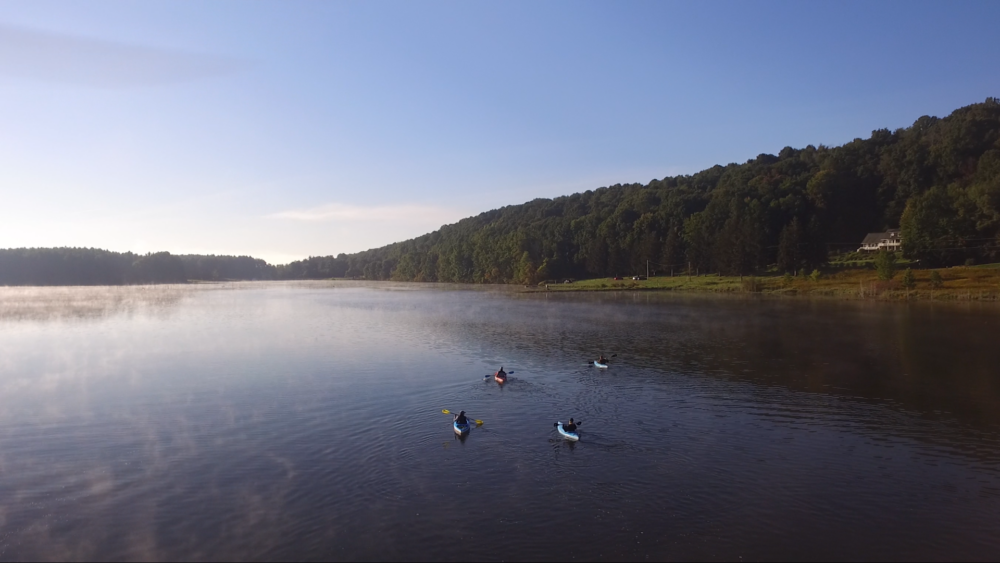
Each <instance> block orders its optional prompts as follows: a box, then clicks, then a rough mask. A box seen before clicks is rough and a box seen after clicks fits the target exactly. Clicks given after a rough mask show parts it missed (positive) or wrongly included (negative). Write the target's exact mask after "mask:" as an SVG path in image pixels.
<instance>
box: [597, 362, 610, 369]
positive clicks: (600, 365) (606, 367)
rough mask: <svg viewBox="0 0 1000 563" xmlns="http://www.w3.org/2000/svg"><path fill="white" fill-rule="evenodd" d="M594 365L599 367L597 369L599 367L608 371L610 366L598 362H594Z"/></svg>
mask: <svg viewBox="0 0 1000 563" xmlns="http://www.w3.org/2000/svg"><path fill="white" fill-rule="evenodd" d="M594 365H595V366H597V367H599V368H602V369H608V364H602V363H600V362H598V361H597V360H594Z"/></svg>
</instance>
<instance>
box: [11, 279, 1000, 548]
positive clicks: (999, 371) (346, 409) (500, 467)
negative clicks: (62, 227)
mask: <svg viewBox="0 0 1000 563" xmlns="http://www.w3.org/2000/svg"><path fill="white" fill-rule="evenodd" d="M600 352H604V353H605V354H607V355H611V354H617V357H616V358H614V360H613V362H612V365H611V368H610V369H608V370H598V369H596V368H594V367H593V366H591V365H589V364H588V362H589V361H590V360H591V359H593V358H594V357H596V355H597V354H598V353H600ZM501 365H502V366H504V368H506V369H507V370H508V371H512V372H513V374H512V375H511V377H510V380H509V381H508V383H507V384H506V385H504V386H502V387H501V386H499V385H498V384H497V383H495V382H493V381H492V379H491V380H489V381H484V378H483V376H484V375H486V374H487V373H492V372H494V371H496V370H497V369H498V368H499V367H500V366H501ZM442 409H450V410H453V411H457V410H460V409H464V410H466V411H468V412H469V414H470V415H471V416H473V417H475V418H478V419H482V420H484V421H485V424H484V425H483V426H482V427H479V428H475V429H473V430H472V432H471V434H470V435H469V436H468V437H467V438H466V439H458V438H457V437H456V436H455V435H454V433H453V432H452V429H451V417H449V416H448V415H445V414H443V413H442V412H441V410H442ZM571 416H573V417H575V418H577V419H580V420H582V421H583V425H582V426H581V430H582V433H581V434H582V439H581V440H580V442H579V443H576V444H571V443H568V442H565V441H564V440H562V439H560V437H559V435H558V434H557V433H556V432H555V430H554V429H553V427H552V424H553V422H555V421H556V420H566V419H568V418H569V417H571ZM568 558H572V559H583V560H601V559H604V560H622V559H631V560H637V559H649V560H674V559H698V560H716V559H724V560H738V559H740V558H742V559H744V560H755V559H778V560H791V559H807V560H815V559H850V560H873V559H935V560H941V559H978V560H983V559H990V560H996V559H997V558H1000V309H997V308H995V307H990V306H981V305H966V306H963V305H955V304H950V305H931V304H920V305H906V304H889V303H866V302H837V301H829V302H827V301H805V300H796V299H785V300H755V299H738V298H732V299H729V298H718V297H714V298H707V297H677V296H671V295H669V294H649V293H622V294H609V293H605V294H572V295H571V294H563V295H548V294H517V293H513V292H511V291H509V290H490V289H469V288H446V287H441V286H422V285H417V284H407V285H395V284H381V285H375V284H372V285H369V286H365V285H363V284H354V283H346V282H345V283H299V284H295V283H292V284H235V285H222V286H219V285H215V286H193V287H192V286H183V287H178V286H159V287H147V288H135V287H132V288H0V559H2V560H11V561H15V560H35V559H41V560H53V559H56V560H64V559H73V560H78V559H100V560H107V559H111V560H121V559H146V560H163V559H181V560H219V559H243V560H296V559H313V560H315V559H326V560H330V559H333V560H351V559H362V560H385V559H410V560H466V559H472V560H512V559H531V560H552V559H568Z"/></svg>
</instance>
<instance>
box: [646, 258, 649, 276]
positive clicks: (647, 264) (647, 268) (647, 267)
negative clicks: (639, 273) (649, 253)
mask: <svg viewBox="0 0 1000 563" xmlns="http://www.w3.org/2000/svg"><path fill="white" fill-rule="evenodd" d="M646 279H647V280H648V279H649V260H646Z"/></svg>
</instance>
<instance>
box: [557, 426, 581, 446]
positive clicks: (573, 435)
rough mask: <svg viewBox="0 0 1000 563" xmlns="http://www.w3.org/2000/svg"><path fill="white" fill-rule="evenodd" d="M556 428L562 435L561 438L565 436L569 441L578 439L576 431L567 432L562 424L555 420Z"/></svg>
mask: <svg viewBox="0 0 1000 563" xmlns="http://www.w3.org/2000/svg"><path fill="white" fill-rule="evenodd" d="M556 429H557V430H559V433H560V434H562V435H563V438H566V439H567V440H569V441H571V442H576V441H577V440H579V439H580V435H579V434H578V433H576V432H567V431H565V430H563V426H562V423H561V422H557V423H556Z"/></svg>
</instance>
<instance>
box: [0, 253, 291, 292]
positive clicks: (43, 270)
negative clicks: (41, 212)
mask: <svg viewBox="0 0 1000 563" xmlns="http://www.w3.org/2000/svg"><path fill="white" fill-rule="evenodd" d="M277 272H278V268H276V267H275V266H272V265H270V264H268V263H267V262H265V261H263V260H261V259H259V258H252V257H250V256H201V255H174V254H170V253H169V252H154V253H149V254H144V255H140V254H133V253H131V252H112V251H109V250H100V249H96V248H10V249H0V285H122V284H147V283H185V282H187V281H189V280H254V279H261V280H265V279H276V278H277V277H278V276H277Z"/></svg>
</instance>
